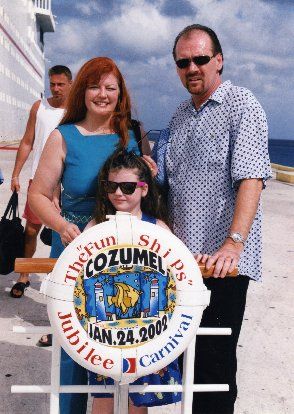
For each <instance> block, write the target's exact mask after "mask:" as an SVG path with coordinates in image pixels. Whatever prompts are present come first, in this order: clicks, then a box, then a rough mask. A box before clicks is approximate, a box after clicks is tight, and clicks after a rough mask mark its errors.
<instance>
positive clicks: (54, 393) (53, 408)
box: [50, 335, 61, 414]
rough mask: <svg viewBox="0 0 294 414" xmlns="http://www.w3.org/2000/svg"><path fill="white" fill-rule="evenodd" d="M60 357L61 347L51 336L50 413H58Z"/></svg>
mask: <svg viewBox="0 0 294 414" xmlns="http://www.w3.org/2000/svg"><path fill="white" fill-rule="evenodd" d="M60 358H61V347H60V345H59V343H58V341H57V340H56V339H55V335H53V338H52V360H51V393H50V414H59V392H60Z"/></svg>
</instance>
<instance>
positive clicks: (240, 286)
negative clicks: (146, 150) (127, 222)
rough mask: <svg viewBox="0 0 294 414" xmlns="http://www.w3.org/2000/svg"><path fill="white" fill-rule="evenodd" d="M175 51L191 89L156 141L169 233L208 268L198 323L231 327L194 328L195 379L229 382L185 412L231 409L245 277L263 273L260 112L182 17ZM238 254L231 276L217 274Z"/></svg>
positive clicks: (216, 47)
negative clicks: (207, 331)
mask: <svg viewBox="0 0 294 414" xmlns="http://www.w3.org/2000/svg"><path fill="white" fill-rule="evenodd" d="M173 56H174V60H175V62H176V65H177V73H178V75H179V78H180V80H181V82H182V84H183V86H184V87H185V88H186V89H187V90H188V91H189V93H190V94H191V98H192V99H189V100H188V101H185V102H183V103H182V104H181V105H180V106H179V107H178V109H177V111H176V113H175V114H174V116H173V118H172V120H171V122H170V125H169V130H166V131H165V133H164V134H162V136H161V138H160V141H159V143H158V145H157V148H155V150H154V151H155V159H156V161H157V163H158V168H159V174H158V176H159V177H160V179H161V180H162V181H165V182H166V187H167V190H168V207H169V213H170V218H171V222H172V225H173V231H174V233H175V234H176V235H177V236H178V237H179V238H180V239H181V240H182V241H183V242H184V243H185V244H186V245H187V246H188V248H189V249H190V250H191V251H192V252H193V253H194V254H195V257H196V259H197V261H198V262H199V261H202V262H203V263H206V267H207V268H210V267H211V266H212V265H213V264H215V271H214V278H211V279H207V280H204V283H205V284H206V286H207V288H208V289H209V290H211V302H210V306H209V307H208V308H207V309H206V310H205V312H204V314H203V318H202V323H201V326H205V327H231V328H232V335H231V336H200V337H198V338H197V347H196V364H195V371H194V374H195V380H196V381H195V382H196V383H228V384H229V386H230V391H229V392H218V393H217V392H215V393H196V394H194V399H193V412H197V413H199V414H200V413H211V414H217V413H226V414H230V413H233V412H234V403H235V400H236V396H237V386H236V370H237V360H236V347H237V342H238V337H239V333H240V329H241V325H242V320H243V314H244V310H245V303H246V294H247V288H248V283H249V280H250V279H254V280H260V279H261V211H260V205H259V199H260V194H261V191H262V188H263V187H264V182H265V180H266V179H267V178H269V177H270V175H271V171H270V164H269V158H268V151H267V139H268V138H267V122H266V117H265V114H264V111H263V109H262V108H261V106H260V104H259V103H258V102H257V100H256V99H255V97H254V96H253V95H252V93H251V92H250V91H249V90H247V89H245V88H241V87H237V86H233V85H232V84H231V82H230V81H226V82H224V83H222V80H221V73H222V70H223V53H222V49H221V45H220V43H219V40H218V38H217V36H216V34H215V33H214V31H212V30H211V29H210V28H208V27H205V26H201V25H197V24H195V25H192V26H188V27H186V28H185V29H184V30H183V31H182V32H181V33H179V35H178V36H177V37H176V39H175V43H174V48H173ZM237 264H238V267H239V274H240V275H239V276H238V277H237V278H224V276H225V274H226V273H227V272H228V271H231V270H233V268H234V267H235V266H236V265H237Z"/></svg>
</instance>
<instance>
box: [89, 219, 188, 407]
mask: <svg viewBox="0 0 294 414" xmlns="http://www.w3.org/2000/svg"><path fill="white" fill-rule="evenodd" d="M142 220H143V221H147V222H148V223H152V224H156V218H154V217H151V216H149V215H147V214H145V213H143V214H142ZM88 373H89V383H90V385H104V384H105V385H112V384H113V379H112V378H107V377H103V376H101V375H99V374H95V373H94V372H90V371H88ZM134 384H136V385H144V384H149V385H174V384H181V375H180V371H179V366H178V362H177V360H176V361H173V362H172V363H171V364H169V365H168V366H167V367H165V368H163V369H162V370H160V372H159V373H157V374H151V375H145V376H144V377H141V378H138V379H137V380H136V381H135V382H134ZM92 395H93V396H94V397H95V398H106V397H108V398H111V397H112V396H113V395H112V394H92ZM130 398H131V400H132V401H133V404H134V405H135V406H136V407H155V406H158V405H167V404H173V403H176V402H179V401H181V393H180V392H178V393H176V392H165V393H162V392H148V393H144V394H143V393H130Z"/></svg>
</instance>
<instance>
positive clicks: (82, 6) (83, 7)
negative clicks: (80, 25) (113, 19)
mask: <svg viewBox="0 0 294 414" xmlns="http://www.w3.org/2000/svg"><path fill="white" fill-rule="evenodd" d="M75 7H76V9H77V10H78V12H80V13H82V14H83V15H85V16H91V15H92V14H93V13H97V12H100V11H101V9H100V7H99V5H98V4H97V3H96V2H95V1H93V0H92V1H87V3H85V2H83V3H80V2H79V3H77V4H76V5H75Z"/></svg>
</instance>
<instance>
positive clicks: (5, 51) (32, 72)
mask: <svg viewBox="0 0 294 414" xmlns="http://www.w3.org/2000/svg"><path fill="white" fill-rule="evenodd" d="M54 31H55V22H54V17H53V15H52V10H51V0H0V142H14V141H18V140H19V139H20V138H21V137H22V135H23V133H24V130H25V126H26V122H27V119H28V114H29V110H30V108H31V106H32V103H33V102H34V101H36V100H38V99H40V98H41V97H42V96H43V95H44V90H45V78H46V74H45V56H44V33H46V32H54Z"/></svg>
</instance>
